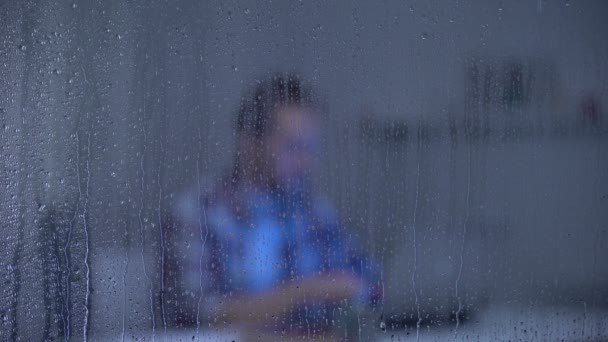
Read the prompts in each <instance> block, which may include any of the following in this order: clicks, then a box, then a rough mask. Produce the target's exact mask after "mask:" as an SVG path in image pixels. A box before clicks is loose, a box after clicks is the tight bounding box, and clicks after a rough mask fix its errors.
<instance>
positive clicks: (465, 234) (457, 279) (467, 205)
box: [454, 142, 472, 335]
mask: <svg viewBox="0 0 608 342" xmlns="http://www.w3.org/2000/svg"><path fill="white" fill-rule="evenodd" d="M471 148H472V147H471V142H469V148H468V150H469V153H468V159H469V165H468V166H469V167H468V171H467V198H466V210H465V216H464V224H463V227H462V245H461V246H460V269H459V270H458V277H457V278H456V284H455V287H454V294H455V296H456V299H457V300H458V310H457V311H456V328H455V329H454V334H455V335H457V334H458V327H459V326H460V313H461V312H462V300H461V298H460V294H459V293H458V285H459V283H460V277H461V276H462V267H463V265H464V244H465V241H466V236H467V223H468V221H469V208H470V203H469V197H470V195H471Z"/></svg>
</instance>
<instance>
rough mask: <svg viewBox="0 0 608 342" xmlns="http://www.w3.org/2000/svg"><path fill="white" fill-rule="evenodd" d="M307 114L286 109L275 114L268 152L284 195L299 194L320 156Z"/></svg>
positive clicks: (316, 133)
mask: <svg viewBox="0 0 608 342" xmlns="http://www.w3.org/2000/svg"><path fill="white" fill-rule="evenodd" d="M317 120H318V119H317V117H316V116H315V115H314V114H313V113H311V112H310V111H309V110H307V109H304V108H298V107H287V108H285V109H283V110H282V111H280V112H279V113H277V126H276V128H275V130H274V132H273V134H272V135H271V136H270V137H269V144H270V145H269V152H270V160H271V162H272V166H273V171H274V174H275V176H276V181H277V183H278V184H279V185H281V186H282V187H284V188H285V189H286V190H288V191H290V192H291V191H293V192H302V191H306V190H307V188H308V187H309V186H310V175H311V172H312V170H313V168H314V166H315V163H316V161H317V159H318V158H317V157H318V155H319V152H320V145H321V141H320V127H319V122H318V121H317Z"/></svg>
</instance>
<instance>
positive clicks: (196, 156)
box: [0, 0, 608, 338]
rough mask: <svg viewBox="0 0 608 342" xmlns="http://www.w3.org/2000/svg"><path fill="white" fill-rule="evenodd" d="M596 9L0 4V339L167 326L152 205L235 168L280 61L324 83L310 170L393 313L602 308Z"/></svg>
mask: <svg viewBox="0 0 608 342" xmlns="http://www.w3.org/2000/svg"><path fill="white" fill-rule="evenodd" d="M607 14H608V4H607V3H605V2H603V1H588V2H578V1H557V2H553V1H543V0H539V1H516V2H506V1H504V2H503V1H467V2H456V3H446V2H440V1H382V2H380V3H378V2H369V3H364V2H360V3H352V2H333V3H330V4H327V3H321V2H266V1H236V2H235V1H221V2H220V1H215V2H214V1H209V2H205V3H201V2H198V1H186V0H179V1H171V2H167V1H147V2H137V1H130V2H125V1H82V2H73V3H70V2H58V1H49V2H42V1H22V2H4V3H2V4H1V5H0V16H1V18H2V20H1V22H2V24H3V27H2V30H1V33H0V34H1V38H2V39H1V45H0V52H1V53H0V70H1V71H0V75H1V78H2V80H3V82H2V83H1V86H0V121H1V124H2V127H1V130H0V131H1V135H0V140H1V147H2V148H1V153H2V161H3V163H2V164H1V165H2V166H1V170H2V172H1V179H0V180H1V182H2V189H3V191H2V192H0V213H1V215H2V231H3V232H4V238H3V239H1V240H0V252H1V253H2V257H1V258H0V272H1V274H2V280H3V284H4V286H2V295H1V296H0V308H1V310H2V312H1V315H2V323H1V324H2V329H1V330H2V334H3V338H4V336H12V337H15V336H17V335H19V336H27V335H29V336H30V337H33V338H36V337H39V336H42V334H46V335H47V336H50V335H52V334H53V332H52V329H51V328H50V327H51V326H54V324H55V323H56V322H54V321H53V320H61V321H63V322H62V323H61V325H62V326H71V327H72V329H71V330H72V331H71V334H72V336H73V337H79V336H82V334H83V333H84V331H85V330H87V329H100V330H101V329H108V328H111V329H116V331H120V330H121V329H127V330H132V331H137V330H138V329H148V328H149V326H150V325H151V320H152V319H154V320H155V322H156V323H155V325H156V327H157V328H158V327H159V326H162V325H163V322H162V321H161V320H160V319H161V318H160V317H161V315H160V314H159V308H158V304H157V302H158V301H157V298H158V296H159V294H158V293H159V289H158V286H159V284H160V274H159V269H160V264H161V263H162V257H161V255H162V252H163V248H164V246H163V236H162V234H161V232H162V217H163V215H165V213H167V212H170V210H171V208H172V206H173V205H174V202H175V200H176V198H177V197H179V194H180V193H181V192H183V191H185V190H187V189H189V188H191V187H192V186H194V185H195V184H197V183H198V182H199V181H200V182H201V183H202V184H204V185H205V186H210V185H211V184H213V183H214V182H215V181H216V180H217V179H218V177H219V176H220V175H221V174H222V172H223V171H224V170H225V169H226V168H227V167H228V166H229V165H230V162H231V157H232V153H233V140H234V130H233V129H232V127H233V126H232V125H233V118H234V113H235V110H236V109H237V108H238V104H239V99H240V96H241V94H242V90H243V88H244V87H246V86H247V85H250V84H251V83H252V82H254V81H255V79H256V77H258V78H259V77H261V76H262V75H263V74H264V73H265V72H267V71H274V70H296V71H298V72H301V73H302V74H303V75H305V76H307V77H309V78H310V79H311V80H312V82H313V83H314V85H315V86H317V87H318V88H319V89H320V90H321V92H322V93H323V94H324V95H325V96H326V97H327V100H328V102H329V109H330V110H329V113H328V115H327V117H326V125H325V126H326V128H327V131H326V136H325V145H326V147H327V153H326V154H324V163H323V167H322V168H321V170H319V175H318V178H317V180H318V184H319V186H320V187H322V188H324V189H326V190H327V192H328V193H329V195H330V196H331V198H333V199H334V200H335V202H336V204H337V206H338V209H339V210H340V213H341V215H342V217H343V220H344V222H345V223H346V224H347V225H348V226H349V227H350V228H351V229H352V232H353V233H352V234H354V235H358V236H359V238H360V239H361V240H363V241H366V242H367V246H366V247H367V248H368V249H369V250H370V251H371V253H372V254H373V255H374V256H375V257H376V258H378V259H380V260H382V262H383V264H384V267H385V271H384V275H383V276H384V277H385V283H386V298H385V303H384V306H385V310H386V312H387V313H388V314H390V315H396V316H399V315H407V314H411V313H412V312H413V310H414V307H413V301H414V291H417V294H418V295H420V298H423V299H422V301H421V305H422V309H423V311H424V312H429V313H432V312H434V311H441V310H443V309H445V308H451V307H454V305H455V304H454V303H456V302H458V300H459V299H460V301H461V302H463V303H464V305H466V306H468V307H470V308H473V309H474V308H475V307H477V306H481V305H485V303H488V302H492V303H494V302H521V303H530V302H532V303H535V305H541V304H560V305H562V304H563V305H571V306H577V305H579V306H580V305H583V303H584V305H597V306H605V305H606V304H608V303H607V302H606V298H607V296H606V288H608V287H607V286H608V268H606V265H605V262H604V261H605V260H606V259H607V258H608V249H606V245H607V243H608V234H607V232H606V228H607V223H608V210H606V208H607V204H608V202H607V199H606V195H607V193H608V177H606V176H607V174H608V162H607V159H606V155H607V154H606V152H607V149H606V147H607V133H608V131H607V128H608V126H607V123H606V118H605V115H606V110H605V108H606V107H607V106H608V103H606V98H607V95H608V83H607V81H608V78H607V77H608V72H607V71H608V65H607V64H606V60H608V45H607V44H606V32H608V30H607V29H608V27H607V25H608V24H607V23H606V21H605V18H606V15H607ZM414 255H416V257H417V263H416V264H415V263H414ZM52 270H56V272H55V271H52ZM57 274H59V276H57ZM413 278H415V279H417V280H418V286H419V287H418V289H414V288H413V287H412V279H413ZM43 280H46V281H43ZM459 282H460V284H458V283H459ZM458 286H460V293H459V295H458V296H456V292H455V291H456V287H458ZM172 290H175V289H171V286H170V284H167V289H166V291H167V293H168V295H167V296H168V297H170V291H172ZM458 297H459V298H458ZM45 308H46V310H45ZM57 311H58V312H61V315H55V316H52V315H49V314H48V312H57ZM117 312H119V314H117ZM45 313H47V314H45ZM152 316H154V317H152ZM67 317H69V319H70V320H71V321H70V322H65V321H66V319H67Z"/></svg>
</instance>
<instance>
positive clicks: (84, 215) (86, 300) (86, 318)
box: [82, 114, 91, 341]
mask: <svg viewBox="0 0 608 342" xmlns="http://www.w3.org/2000/svg"><path fill="white" fill-rule="evenodd" d="M87 122H89V115H88V114H87ZM90 160H91V132H90V131H89V134H88V135H87V163H86V165H87V167H86V172H87V180H86V183H85V184H86V186H85V196H84V204H83V206H82V223H83V228H84V239H85V240H84V243H85V250H84V265H85V267H86V269H87V273H86V277H87V287H86V292H85V297H84V309H85V314H84V327H83V333H84V340H85V341H86V340H87V333H88V330H89V295H90V292H91V284H90V274H91V268H90V267H89V228H88V226H87V223H88V222H87V208H88V205H89V182H90V180H91V169H90V167H89V164H90Z"/></svg>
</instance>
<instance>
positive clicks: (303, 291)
mask: <svg viewBox="0 0 608 342" xmlns="http://www.w3.org/2000/svg"><path fill="white" fill-rule="evenodd" d="M361 286H362V284H361V282H360V280H359V278H358V277H356V276H355V275H354V274H341V273H335V274H330V275H323V276H316V277H313V278H307V279H303V280H297V281H290V282H289V283H286V284H283V285H281V286H278V287H276V288H274V289H273V290H271V291H268V292H265V293H261V294H255V295H252V294H250V295H243V296H237V297H233V298H230V299H228V300H227V301H225V302H224V303H222V304H220V307H219V308H218V309H217V311H216V313H217V315H219V316H221V317H222V319H225V320H227V321H230V322H249V323H257V322H263V321H267V320H270V319H272V318H273V317H276V316H281V315H284V314H286V313H288V312H289V310H290V309H291V308H293V307H296V306H300V305H302V304H305V303H315V302H317V303H318V302H321V301H340V300H343V299H350V298H352V297H353V296H354V295H355V294H356V293H358V291H359V290H360V288H361Z"/></svg>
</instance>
